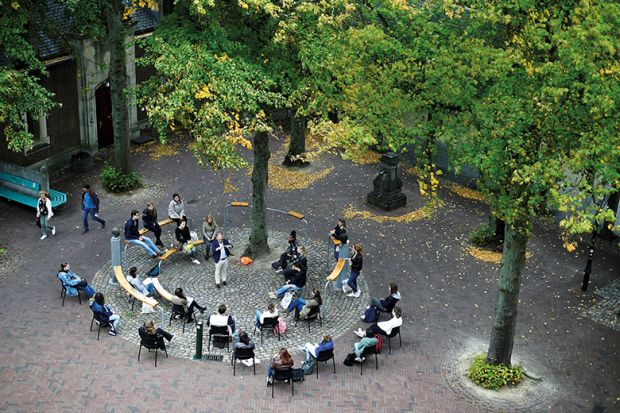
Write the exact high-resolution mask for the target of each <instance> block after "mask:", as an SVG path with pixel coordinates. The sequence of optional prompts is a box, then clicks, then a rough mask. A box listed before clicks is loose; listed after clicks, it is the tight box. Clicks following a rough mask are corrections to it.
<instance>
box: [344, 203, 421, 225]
mask: <svg viewBox="0 0 620 413" xmlns="http://www.w3.org/2000/svg"><path fill="white" fill-rule="evenodd" d="M429 215H430V211H429V209H428V208H427V207H422V208H420V209H416V210H414V211H411V212H408V213H406V214H403V215H397V216H390V215H378V214H375V213H373V212H370V211H359V210H355V209H354V208H353V206H352V205H349V206H348V207H347V208H346V209H345V210H344V213H343V217H344V218H345V219H351V218H363V219H371V220H373V221H376V222H380V223H384V222H412V221H418V220H420V219H422V218H426V217H428V216H429Z"/></svg>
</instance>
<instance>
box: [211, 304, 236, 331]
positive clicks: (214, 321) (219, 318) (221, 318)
mask: <svg viewBox="0 0 620 413" xmlns="http://www.w3.org/2000/svg"><path fill="white" fill-rule="evenodd" d="M207 326H209V327H211V326H217V327H224V326H228V333H229V334H230V335H231V336H234V335H236V334H237V331H236V325H235V319H234V318H233V317H232V316H231V315H229V314H227V313H226V304H220V306H219V307H218V309H217V313H215V314H211V316H209V320H207Z"/></svg>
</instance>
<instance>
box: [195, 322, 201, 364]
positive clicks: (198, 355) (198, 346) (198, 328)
mask: <svg viewBox="0 0 620 413" xmlns="http://www.w3.org/2000/svg"><path fill="white" fill-rule="evenodd" d="M194 360H202V321H199V322H198V324H196V354H194Z"/></svg>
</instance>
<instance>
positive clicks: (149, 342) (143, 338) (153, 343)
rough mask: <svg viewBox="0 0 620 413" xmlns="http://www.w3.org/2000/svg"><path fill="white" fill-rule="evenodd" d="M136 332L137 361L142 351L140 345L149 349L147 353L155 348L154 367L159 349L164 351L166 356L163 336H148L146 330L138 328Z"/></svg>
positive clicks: (166, 350)
mask: <svg viewBox="0 0 620 413" xmlns="http://www.w3.org/2000/svg"><path fill="white" fill-rule="evenodd" d="M138 334H139V335H140V348H139V349H138V361H140V353H141V352H142V347H144V348H147V349H148V350H149V353H150V352H151V350H155V367H157V353H158V351H159V350H160V349H162V350H164V352H165V353H166V358H168V349H166V344H165V343H164V342H163V338H158V337H153V336H150V335H148V334H146V332H144V333H143V332H142V331H141V330H140V329H138ZM162 347H163V348H162Z"/></svg>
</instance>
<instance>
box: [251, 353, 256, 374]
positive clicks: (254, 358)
mask: <svg viewBox="0 0 620 413" xmlns="http://www.w3.org/2000/svg"><path fill="white" fill-rule="evenodd" d="M252 366H254V375H255V376H256V357H254V356H252Z"/></svg>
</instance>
